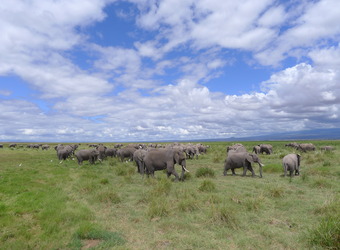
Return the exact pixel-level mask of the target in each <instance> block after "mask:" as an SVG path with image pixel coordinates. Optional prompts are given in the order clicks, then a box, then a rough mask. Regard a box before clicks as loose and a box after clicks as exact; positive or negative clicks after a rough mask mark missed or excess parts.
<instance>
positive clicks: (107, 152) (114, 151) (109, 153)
mask: <svg viewBox="0 0 340 250" xmlns="http://www.w3.org/2000/svg"><path fill="white" fill-rule="evenodd" d="M108 156H110V157H116V156H117V149H116V148H107V149H106V150H105V157H108Z"/></svg>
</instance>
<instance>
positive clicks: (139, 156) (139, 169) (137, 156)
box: [133, 149, 148, 175]
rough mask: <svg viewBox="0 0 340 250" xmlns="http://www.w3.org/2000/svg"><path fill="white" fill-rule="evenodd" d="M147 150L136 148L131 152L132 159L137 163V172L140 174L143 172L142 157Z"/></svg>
mask: <svg viewBox="0 0 340 250" xmlns="http://www.w3.org/2000/svg"><path fill="white" fill-rule="evenodd" d="M147 152H148V151H146V150H145V149H137V150H136V151H135V152H134V153H133V160H134V161H135V162H136V164H137V172H138V173H140V174H142V175H143V174H144V158H145V156H146V154H147Z"/></svg>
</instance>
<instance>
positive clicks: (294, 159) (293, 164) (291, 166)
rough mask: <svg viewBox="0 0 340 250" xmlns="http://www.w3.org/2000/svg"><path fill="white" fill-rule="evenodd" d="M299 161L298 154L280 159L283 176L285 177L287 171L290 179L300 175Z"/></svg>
mask: <svg viewBox="0 0 340 250" xmlns="http://www.w3.org/2000/svg"><path fill="white" fill-rule="evenodd" d="M300 160H301V156H300V155H299V154H288V155H286V156H285V157H283V159H282V166H283V171H284V176H287V171H289V175H290V177H292V176H293V173H294V171H295V175H300Z"/></svg>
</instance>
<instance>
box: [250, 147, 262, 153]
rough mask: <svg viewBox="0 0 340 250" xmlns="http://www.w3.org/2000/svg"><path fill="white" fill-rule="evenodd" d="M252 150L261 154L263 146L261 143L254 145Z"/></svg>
mask: <svg viewBox="0 0 340 250" xmlns="http://www.w3.org/2000/svg"><path fill="white" fill-rule="evenodd" d="M252 152H254V153H255V154H257V155H258V154H260V152H261V147H260V146H259V145H256V146H254V147H253V151H252Z"/></svg>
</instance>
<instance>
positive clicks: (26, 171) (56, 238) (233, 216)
mask: <svg viewBox="0 0 340 250" xmlns="http://www.w3.org/2000/svg"><path fill="white" fill-rule="evenodd" d="M234 143H237V142H233V143H227V142H209V143H204V144H209V145H210V148H209V150H208V153H207V154H205V155H201V156H200V157H199V158H198V160H197V159H194V160H187V169H188V170H189V171H190V173H188V174H187V173H186V175H185V181H184V182H174V180H173V177H171V178H167V177H166V173H164V172H163V171H157V172H156V173H155V178H152V177H150V178H147V177H146V176H144V177H142V176H141V175H139V174H138V173H137V170H136V166H135V164H134V163H133V162H120V160H118V159H115V158H113V159H112V158H109V159H107V160H105V161H103V163H96V164H94V165H91V164H89V163H88V162H84V163H83V165H82V166H78V164H77V162H76V161H72V160H66V161H64V162H62V163H61V164H59V161H58V160H57V157H56V153H55V151H54V150H53V149H50V150H48V151H41V150H40V151H38V150H33V149H26V148H21V149H9V148H8V147H6V146H5V148H3V149H0V249H89V248H90V249H158V248H163V249H272V248H278V249H339V248H340V246H339V242H340V240H339V239H340V238H339V237H340V236H339V235H340V233H339V227H340V226H339V218H340V211H339V209H338V208H339V207H340V204H339V200H340V197H339V193H340V181H339V180H340V166H339V165H340V164H339V163H338V159H339V158H340V142H339V141H315V142H313V143H314V144H315V145H316V146H317V148H318V147H319V146H322V145H332V146H334V147H335V150H334V151H332V152H322V151H320V150H316V151H315V152H308V153H301V155H302V160H301V174H300V176H294V177H292V178H289V177H285V178H284V177H282V174H283V169H282V158H283V156H285V155H286V154H289V153H294V152H295V150H294V149H291V148H287V147H285V146H284V144H286V142H280V141H277V142H270V143H271V144H272V145H273V147H274V154H272V155H260V158H261V161H262V162H263V163H264V164H265V166H264V167H263V178H252V177H251V176H250V175H249V173H248V175H247V176H246V177H242V176H241V174H242V169H236V174H237V175H236V176H231V175H228V176H223V163H224V160H225V157H226V146H227V145H231V144H234ZM241 143H243V144H244V145H245V146H246V148H247V149H248V151H251V150H252V147H253V146H254V145H257V144H259V143H260V142H241ZM108 146H109V147H110V146H111V145H110V144H108ZM51 148H53V147H51ZM80 148H86V145H81V146H80ZM176 170H177V172H180V167H179V166H176ZM254 170H255V172H256V171H257V170H258V166H257V165H256V164H255V165H254Z"/></svg>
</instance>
